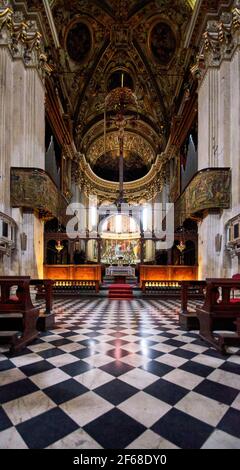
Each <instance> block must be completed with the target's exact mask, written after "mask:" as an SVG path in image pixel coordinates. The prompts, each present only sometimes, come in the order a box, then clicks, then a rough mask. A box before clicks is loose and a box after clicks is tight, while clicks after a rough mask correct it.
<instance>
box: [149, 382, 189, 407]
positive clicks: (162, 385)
mask: <svg viewBox="0 0 240 470" xmlns="http://www.w3.org/2000/svg"><path fill="white" fill-rule="evenodd" d="M144 392H146V393H149V395H152V396H153V397H155V398H158V399H159V400H162V401H165V402H166V403H168V404H169V405H176V403H178V402H179V401H180V400H181V399H182V398H183V397H184V396H185V395H186V394H187V393H189V390H186V388H183V387H181V386H180V385H175V384H172V383H171V382H168V381H167V380H164V379H160V380H157V381H156V382H154V383H153V384H151V385H149V386H148V387H146V388H145V389H144Z"/></svg>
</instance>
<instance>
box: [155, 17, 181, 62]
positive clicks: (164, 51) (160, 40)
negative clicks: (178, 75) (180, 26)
mask: <svg viewBox="0 0 240 470" xmlns="http://www.w3.org/2000/svg"><path fill="white" fill-rule="evenodd" d="M150 48H151V51H152V53H153V55H154V57H155V58H156V59H157V61H158V62H159V63H160V64H162V65H168V63H169V62H170V61H171V59H172V57H173V55H174V53H175V50H176V38H175V35H174V33H173V31H172V29H171V28H170V26H169V25H168V24H167V23H163V22H160V23H157V24H156V25H155V26H154V27H153V29H152V31H151V34H150Z"/></svg>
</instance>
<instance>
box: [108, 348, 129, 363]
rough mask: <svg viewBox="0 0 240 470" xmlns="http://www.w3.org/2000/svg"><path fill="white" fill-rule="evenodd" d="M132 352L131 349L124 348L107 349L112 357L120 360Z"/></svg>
mask: <svg viewBox="0 0 240 470" xmlns="http://www.w3.org/2000/svg"><path fill="white" fill-rule="evenodd" d="M129 354H131V353H130V352H129V351H125V350H124V349H122V348H116V349H111V351H107V352H106V355H107V356H110V357H114V359H117V360H120V359H121V358H122V357H125V356H128V355H129Z"/></svg>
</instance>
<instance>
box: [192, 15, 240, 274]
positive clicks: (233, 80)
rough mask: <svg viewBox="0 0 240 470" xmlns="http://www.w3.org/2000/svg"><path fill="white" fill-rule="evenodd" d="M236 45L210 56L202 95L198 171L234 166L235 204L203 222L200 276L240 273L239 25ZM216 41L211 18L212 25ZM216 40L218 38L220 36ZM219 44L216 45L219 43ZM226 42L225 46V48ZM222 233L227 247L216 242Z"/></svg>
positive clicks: (207, 52)
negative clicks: (231, 229) (231, 231)
mask: <svg viewBox="0 0 240 470" xmlns="http://www.w3.org/2000/svg"><path fill="white" fill-rule="evenodd" d="M232 20H233V18H232V16H231V15H229V25H230V26H229V27H230V28H232V29H231V33H232V36H231V37H232V47H231V48H230V47H229V44H228V48H226V44H225V43H224V41H222V43H221V44H219V49H217V52H218V55H217V56H216V49H213V48H211V47H210V46H209V47H208V48H207V50H205V51H203V53H204V54H205V67H206V68H205V71H204V74H203V76H202V77H201V81H200V85H199V93H198V100H199V101H198V102H199V108H198V120H199V147H198V151H199V154H198V169H199V170H200V169H202V168H207V167H230V168H231V176H232V187H231V208H230V209H227V210H222V211H221V212H220V213H212V212H210V213H209V214H208V216H207V217H206V218H204V220H203V221H202V222H201V223H199V227H198V228H199V248H198V251H199V277H200V278H202V279H204V278H205V277H231V276H232V275H233V274H235V273H237V272H239V271H240V263H239V258H238V257H237V255H235V257H230V255H229V252H228V251H227V250H226V241H227V239H226V236H227V230H226V226H227V222H228V221H229V219H231V218H232V217H234V216H236V215H238V214H239V213H240V133H239V128H240V127H239V126H240V42H239V29H237V28H233V23H232ZM208 38H209V41H210V43H211V22H210V25H208ZM215 39H216V36H215ZM215 44H216V43H215ZM224 44H225V47H224ZM216 237H217V238H219V237H220V239H221V240H222V243H221V246H219V245H218V244H217V243H216V241H217V238H216Z"/></svg>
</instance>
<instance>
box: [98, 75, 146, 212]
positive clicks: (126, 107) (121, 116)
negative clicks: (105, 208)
mask: <svg viewBox="0 0 240 470" xmlns="http://www.w3.org/2000/svg"><path fill="white" fill-rule="evenodd" d="M135 112H137V116H138V103H137V97H136V95H135V94H134V93H133V91H132V90H131V89H130V88H128V87H126V86H124V74H123V73H122V76H121V87H117V88H114V89H113V90H112V91H110V93H109V94H108V95H107V96H106V98H105V109H104V152H105V155H106V129H107V114H110V115H111V121H112V123H114V124H115V126H116V127H117V128H118V142H119V195H118V198H117V200H116V202H115V203H116V205H117V208H118V212H119V213H120V212H121V204H122V203H124V202H125V200H124V195H123V180H124V177H123V154H124V131H125V128H126V126H127V123H128V122H129V121H133V120H134V119H136V118H135Z"/></svg>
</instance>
